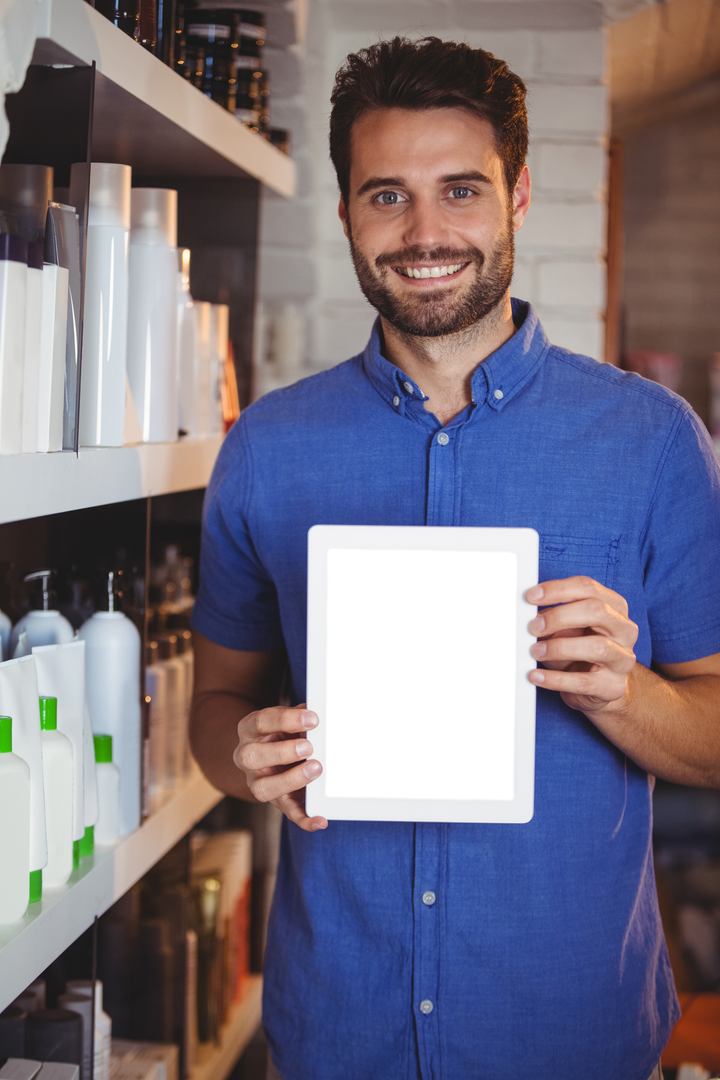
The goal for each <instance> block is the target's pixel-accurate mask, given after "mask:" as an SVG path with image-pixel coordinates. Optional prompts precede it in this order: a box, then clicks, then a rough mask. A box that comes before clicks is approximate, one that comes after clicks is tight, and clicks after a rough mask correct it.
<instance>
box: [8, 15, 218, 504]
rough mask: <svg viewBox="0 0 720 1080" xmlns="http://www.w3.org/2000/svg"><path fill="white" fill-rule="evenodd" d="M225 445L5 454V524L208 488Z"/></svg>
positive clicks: (202, 442)
mask: <svg viewBox="0 0 720 1080" xmlns="http://www.w3.org/2000/svg"><path fill="white" fill-rule="evenodd" d="M81 2H82V0H81ZM221 446H222V438H221V437H218V438H214V439H188V440H186V441H181V442H175V443H142V444H140V445H138V446H121V447H118V448H117V449H113V448H110V447H108V448H101V449H92V450H89V449H81V450H80V453H79V455H77V456H76V455H75V454H74V453H72V451H63V452H61V453H59V454H17V455H16V454H10V455H2V456H0V491H2V493H3V497H2V500H0V524H4V523H5V522H8V521H23V520H25V519H26V518H34V517H43V516H44V515H46V514H61V513H64V512H65V511H67V510H82V509H84V508H85V507H87V506H105V505H107V504H108V503H116V502H127V501H128V500H129V499H142V498H146V497H147V496H148V495H166V494H168V493H169V492H172V491H192V490H193V489H194V488H204V487H207V484H208V481H209V480H210V474H211V472H212V468H213V465H214V464H215V459H216V458H217V456H218V453H219V452H220V447H221Z"/></svg>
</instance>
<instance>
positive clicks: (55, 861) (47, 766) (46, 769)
mask: <svg viewBox="0 0 720 1080" xmlns="http://www.w3.org/2000/svg"><path fill="white" fill-rule="evenodd" d="M40 726H41V728H42V733H41V739H42V754H43V779H44V786H45V821H46V824H47V844H48V861H47V866H46V867H45V869H44V870H43V885H44V886H45V887H47V888H49V889H56V888H58V887H59V886H60V885H65V883H66V882H67V881H68V879H69V877H70V875H71V874H72V869H73V802H74V786H75V766H74V764H73V748H72V743H71V742H70V740H69V739H67V738H66V737H65V736H64V735H63V734H62V732H60V731H58V730H57V698H52V697H41V698H40Z"/></svg>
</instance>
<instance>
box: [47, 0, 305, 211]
mask: <svg viewBox="0 0 720 1080" xmlns="http://www.w3.org/2000/svg"><path fill="white" fill-rule="evenodd" d="M93 61H94V62H95V64H96V65H97V72H98V77H97V81H96V87H95V110H94V123H93V157H94V160H95V161H120V160H121V161H123V162H124V163H125V164H127V165H132V167H133V170H134V171H135V173H137V175H139V176H145V177H150V176H153V175H155V176H163V177H169V176H177V177H189V176H207V177H237V176H252V177H254V178H255V179H256V180H260V181H262V183H264V184H267V185H268V187H271V188H273V190H274V191H277V192H278V193H279V194H281V195H292V193H293V190H294V187H295V164H294V162H293V161H292V159H291V158H289V157H288V156H287V154H283V153H281V151H279V150H278V149H277V148H276V147H274V146H272V145H271V144H270V143H269V142H268V141H267V140H266V139H264V138H262V136H260V135H258V134H255V133H253V132H252V131H250V130H249V128H246V127H245V126H244V125H243V124H241V123H239V121H237V120H236V119H235V117H234V116H231V115H230V113H229V112H228V111H227V110H226V109H222V108H221V107H220V106H219V105H217V104H216V103H215V102H214V101H210V99H209V98H206V97H204V96H203V94H201V93H200V91H199V90H197V89H196V88H195V87H194V86H191V85H190V83H189V82H187V81H186V80H185V79H182V78H181V77H180V76H179V75H178V74H177V73H176V72H174V71H172V70H171V69H170V68H169V67H167V65H166V64H163V63H162V62H161V61H160V60H158V59H157V57H155V56H152V55H151V54H150V53H149V52H147V51H146V50H145V49H143V48H141V46H140V45H138V44H137V43H136V42H134V41H133V40H132V39H131V38H129V37H128V36H127V35H126V34H123V32H122V31H121V30H118V29H117V27H116V26H113V24H112V23H111V22H110V21H109V20H108V19H106V18H104V16H102V15H101V14H100V13H99V12H97V11H95V9H94V8H92V7H90V5H89V4H87V3H85V2H84V0H42V3H41V6H40V18H39V27H38V40H37V43H36V46H35V53H34V55H33V63H35V64H72V65H80V66H89V65H90V64H92V63H93Z"/></svg>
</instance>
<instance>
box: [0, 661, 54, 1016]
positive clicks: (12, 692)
mask: <svg viewBox="0 0 720 1080" xmlns="http://www.w3.org/2000/svg"><path fill="white" fill-rule="evenodd" d="M37 703H38V681H37V666H36V664H35V660H34V659H33V657H32V656H25V657H23V658H22V659H19V660H7V661H5V663H3V664H0V712H2V713H4V714H6V715H8V716H12V718H13V746H14V749H15V753H16V754H17V755H18V756H19V757H21V758H22V759H23V761H24V762H25V763H26V764H27V766H28V768H29V769H30V854H29V858H30V864H29V868H30V903H34V902H35V901H37V900H40V899H41V897H42V871H43V867H44V866H45V864H46V862H47V832H46V825H45V789H44V784H43V759H42V744H41V737H40V722H39V718H38V704H37ZM24 1007H25V1008H26V1007H27V1006H24Z"/></svg>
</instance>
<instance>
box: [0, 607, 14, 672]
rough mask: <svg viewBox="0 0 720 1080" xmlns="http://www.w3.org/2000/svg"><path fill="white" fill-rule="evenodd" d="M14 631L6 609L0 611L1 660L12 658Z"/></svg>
mask: <svg viewBox="0 0 720 1080" xmlns="http://www.w3.org/2000/svg"><path fill="white" fill-rule="evenodd" d="M11 633H12V622H11V621H10V619H9V618H8V616H7V615H6V614H5V612H4V611H0V661H1V660H9V659H10V634H11Z"/></svg>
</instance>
